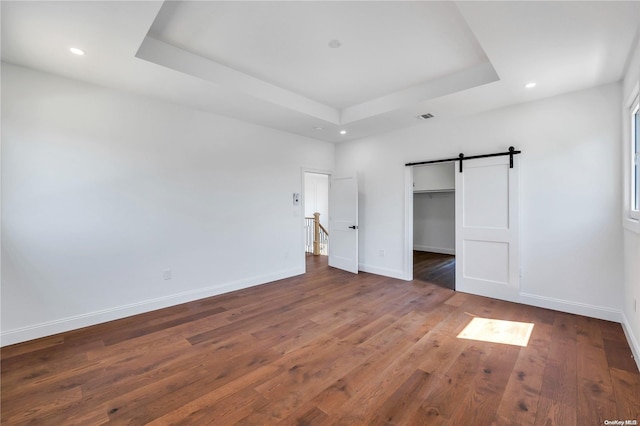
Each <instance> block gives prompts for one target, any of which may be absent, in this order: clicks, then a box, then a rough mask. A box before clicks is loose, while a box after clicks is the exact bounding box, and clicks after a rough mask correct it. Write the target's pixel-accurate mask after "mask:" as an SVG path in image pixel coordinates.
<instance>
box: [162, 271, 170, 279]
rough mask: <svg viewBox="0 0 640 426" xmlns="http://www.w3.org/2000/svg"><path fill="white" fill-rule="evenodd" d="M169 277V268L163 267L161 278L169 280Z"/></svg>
mask: <svg viewBox="0 0 640 426" xmlns="http://www.w3.org/2000/svg"><path fill="white" fill-rule="evenodd" d="M171 278H172V273H171V269H165V270H164V271H162V279H163V280H170V279H171Z"/></svg>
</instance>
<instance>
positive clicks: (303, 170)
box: [298, 167, 334, 274]
mask: <svg viewBox="0 0 640 426" xmlns="http://www.w3.org/2000/svg"><path fill="white" fill-rule="evenodd" d="M306 173H315V174H318V175H326V176H328V177H329V185H331V176H332V175H333V174H334V172H333V170H326V169H316V168H312V167H301V168H300V181H301V190H300V206H299V207H300V208H299V209H298V212H299V214H300V216H301V217H300V222H299V223H300V235H301V242H302V246H301V250H300V253H301V257H300V261H301V263H302V273H303V274H306V273H307V254H306V253H305V251H304V245H305V242H306V241H305V239H306V235H305V232H304V207H305V205H306V204H305V202H306V198H305V197H306V194H305V191H304V189H305V183H306V182H305V179H306V176H305V175H306ZM327 206H328V209H329V214H331V197H329V199H328V200H327ZM329 250H331V248H329Z"/></svg>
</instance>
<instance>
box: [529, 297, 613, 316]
mask: <svg viewBox="0 0 640 426" xmlns="http://www.w3.org/2000/svg"><path fill="white" fill-rule="evenodd" d="M519 301H520V303H524V304H526V305H531V306H537V307H539V308H547V309H553V310H555V311H561V312H566V313H569V314H576V315H583V316H585V317H591V318H598V319H603V320H607V321H614V322H621V321H622V312H621V311H620V310H617V309H611V308H607V307H604V306H596V305H589V304H586V303H579V302H572V301H570V300H564V299H556V298H553V297H546V296H538V295H537V294H529V293H520V297H519Z"/></svg>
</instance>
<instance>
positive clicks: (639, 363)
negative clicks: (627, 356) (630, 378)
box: [621, 312, 640, 371]
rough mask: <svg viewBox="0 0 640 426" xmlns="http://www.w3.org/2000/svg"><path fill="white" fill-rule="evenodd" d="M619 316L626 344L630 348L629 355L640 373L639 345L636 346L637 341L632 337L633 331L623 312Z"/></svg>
mask: <svg viewBox="0 0 640 426" xmlns="http://www.w3.org/2000/svg"><path fill="white" fill-rule="evenodd" d="M621 316H622V321H621V324H622V330H624V334H625V336H626V337H627V342H629V347H630V348H631V353H632V354H633V359H634V360H635V361H636V366H638V370H639V371H640V344H638V340H637V339H636V337H635V336H634V335H633V329H632V328H631V325H630V324H629V320H628V319H627V316H626V315H625V314H624V312H622V313H621Z"/></svg>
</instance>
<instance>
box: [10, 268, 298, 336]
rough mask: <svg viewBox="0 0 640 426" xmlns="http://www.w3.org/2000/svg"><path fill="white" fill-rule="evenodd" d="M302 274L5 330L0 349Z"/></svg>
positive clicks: (281, 274)
mask: <svg viewBox="0 0 640 426" xmlns="http://www.w3.org/2000/svg"><path fill="white" fill-rule="evenodd" d="M300 274H304V268H301V267H297V268H291V269H286V270H282V271H278V272H276V273H273V274H267V275H261V276H257V277H251V278H246V279H242V280H238V281H233V282H229V283H223V284H218V285H215V286H211V287H204V288H200V289H197V290H191V291H185V292H182V293H176V294H172V295H168V296H163V297H158V298H154V299H149V300H143V301H140V302H135V303H130V304H127V305H122V306H115V307H113V308H108V309H102V310H99V311H94V312H88V313H85V314H80V315H75V316H72V317H67V318H61V319H58V320H53V321H47V322H43V323H40V324H34V325H30V326H27V327H20V328H16V329H13V330H7V331H3V332H2V333H0V346H7V345H13V344H15V343H21V342H26V341H28V340H33V339H38V338H41V337H46V336H51V335H54V334H58V333H63V332H65V331H70V330H76V329H78V328H82V327H88V326H91V325H96V324H100V323H103V322H107V321H113V320H117V319H121V318H125V317H129V316H132V315H137V314H142V313H145V312H151V311H155V310H157V309H162V308H167V307H170V306H175V305H179V304H181V303H187V302H192V301H194V300H198V299H204V298H207V297H211V296H217V295H219V294H223V293H229V292H231V291H235V290H241V289H243V288H248V287H253V286H256V285H260V284H265V283H268V282H272V281H277V280H281V279H283V278H288V277H292V276H295V275H300Z"/></svg>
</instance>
